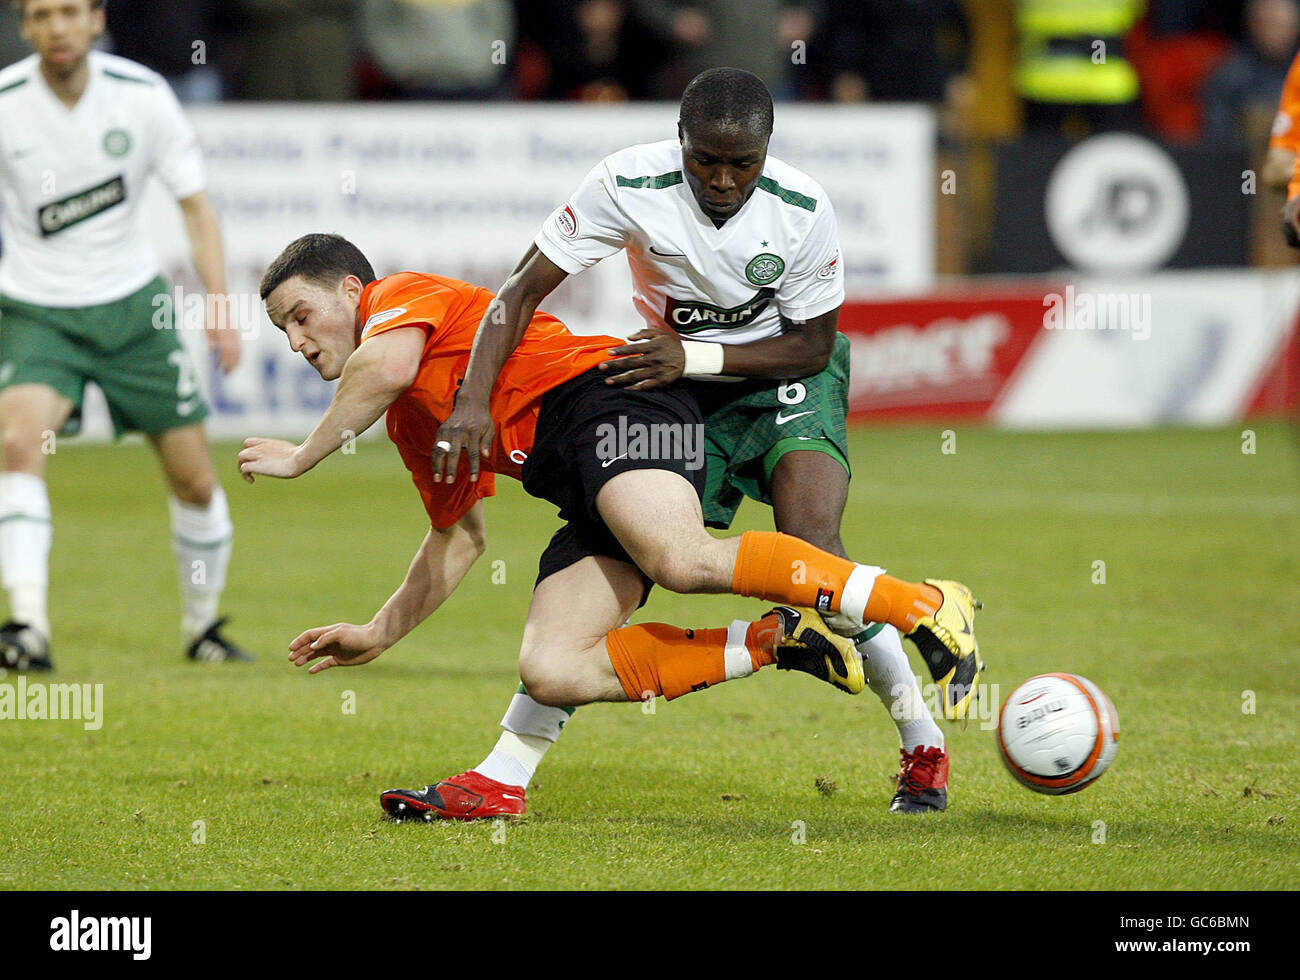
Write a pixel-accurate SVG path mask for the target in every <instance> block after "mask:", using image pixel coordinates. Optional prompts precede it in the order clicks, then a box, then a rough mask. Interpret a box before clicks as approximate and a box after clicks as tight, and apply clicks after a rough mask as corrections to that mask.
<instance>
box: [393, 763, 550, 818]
mask: <svg viewBox="0 0 1300 980" xmlns="http://www.w3.org/2000/svg"><path fill="white" fill-rule="evenodd" d="M379 805H380V806H382V807H383V808H384V810H386V811H387V812H388V815H389V816H391V817H392V818H393V819H394V820H416V819H419V820H433V819H434V818H435V817H436V818H439V819H441V820H486V819H491V818H492V817H518V816H522V815H523V813H524V812H525V810H526V809H527V807H526V806H525V804H524V788H523V787H522V786H507V785H506V784H505V783H498V782H497V781H496V780H495V779H488V778H487V777H486V776H483V775H480V774H479V773H477V772H474V771H473V770H470V771H469V772H462V773H461V774H460V775H459V776H452V777H451V778H450V779H444V780H443V781H442V782H440V783H435V784H434V785H432V786H426V787H425V788H424V789H389V790H384V792H383V793H381V794H380V795H379Z"/></svg>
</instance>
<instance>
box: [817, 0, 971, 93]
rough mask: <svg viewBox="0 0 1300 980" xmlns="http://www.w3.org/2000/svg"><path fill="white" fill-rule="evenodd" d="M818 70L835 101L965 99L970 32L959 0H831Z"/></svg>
mask: <svg viewBox="0 0 1300 980" xmlns="http://www.w3.org/2000/svg"><path fill="white" fill-rule="evenodd" d="M823 11H824V13H823V16H822V20H821V23H820V25H819V26H818V31H817V40H816V49H815V50H816V57H815V59H814V60H815V62H816V65H817V71H818V74H819V75H820V76H821V83H822V87H823V90H824V92H825V94H826V96H827V97H828V98H829V99H831V100H832V101H835V102H860V101H865V100H867V99H870V100H871V101H874V102H929V103H932V104H938V103H944V102H947V101H949V99H950V97H954V98H955V99H957V100H959V101H960V100H961V99H963V98H964V96H963V95H961V94H960V90H961V89H963V88H964V87H965V86H966V85H967V82H966V78H965V71H966V51H967V46H968V44H969V41H970V32H969V29H968V27H967V23H966V17H965V15H964V14H963V12H962V9H961V4H960V3H958V2H957V0H927V2H919V0H826V2H825V3H824V4H823Z"/></svg>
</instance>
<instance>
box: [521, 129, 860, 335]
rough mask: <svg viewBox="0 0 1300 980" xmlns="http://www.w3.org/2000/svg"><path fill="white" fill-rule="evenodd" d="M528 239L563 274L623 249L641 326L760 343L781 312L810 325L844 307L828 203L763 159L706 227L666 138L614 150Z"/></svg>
mask: <svg viewBox="0 0 1300 980" xmlns="http://www.w3.org/2000/svg"><path fill="white" fill-rule="evenodd" d="M536 244H537V247H538V248H539V249H540V250H541V251H542V253H543V254H544V255H545V256H546V257H547V258H548V259H550V260H551V261H552V262H554V263H555V264H556V265H558V266H559V267H560V268H561V269H563V270H564V271H565V272H568V273H570V274H573V273H576V272H580V271H581V270H583V269H585V268H587V267H589V266H592V265H594V264H595V263H597V262H599V261H600V260H601V259H603V258H605V257H606V256H608V255H612V254H614V252H616V251H618V250H619V249H624V250H625V251H626V252H627V262H628V266H629V267H630V268H631V270H632V286H633V294H632V302H633V304H634V305H635V306H636V308H637V311H638V312H639V313H640V314H641V316H642V318H643V319H644V320H645V322H646V323H647V324H650V325H651V326H656V327H669V328H671V329H673V330H675V331H677V333H679V334H680V335H681V336H683V337H686V338H690V339H695V340H709V341H715V342H718V343H723V344H747V343H751V342H752V341H755V340H764V339H766V338H768V337H775V336H778V335H779V334H780V333H781V332H782V324H781V317H782V315H784V316H786V317H788V318H789V319H791V320H811V319H812V318H813V317H816V316H821V315H822V314H823V313H829V312H830V311H831V310H833V309H835V308H836V307H837V306H839V305H840V304H841V303H843V302H844V270H843V268H842V263H841V262H840V261H839V232H838V230H837V227H836V224H835V212H834V210H833V209H832V208H831V202H830V200H829V199H828V198H827V196H826V192H825V191H824V190H823V189H822V187H821V185H819V184H818V183H817V182H816V181H814V180H813V179H812V178H811V177H809V176H808V175H806V174H804V173H803V172H802V171H799V170H796V169H795V168H794V167H791V166H789V165H788V164H785V163H782V162H781V161H780V160H777V159H775V158H774V157H771V156H769V157H768V158H767V162H766V164H765V165H764V167H763V174H762V176H761V177H760V178H759V181H758V187H757V188H755V190H754V192H753V193H752V194H751V195H750V198H749V200H748V201H746V202H745V204H744V206H743V207H742V208H741V209H740V210H739V211H738V212H737V213H736V214H735V215H733V216H732V217H731V218H729V219H727V221H726V223H725V224H723V226H722V227H721V228H716V227H714V225H713V222H712V221H711V220H709V219H708V218H706V217H705V216H704V212H702V211H701V210H700V208H699V205H698V204H697V203H696V201H695V198H694V196H693V195H692V194H691V191H690V187H689V186H688V185H687V183H686V180H685V176H684V174H683V171H682V151H681V144H680V143H678V141H677V140H664V141H662V142H659V143H646V144H643V145H640V146H630V147H628V148H627V149H624V150H619V151H618V152H617V153H612V154H610V155H609V156H607V157H606V158H605V159H604V160H602V161H601V162H600V163H598V164H597V165H596V166H595V167H594V168H593V169H592V170H591V172H590V173H589V174H587V176H586V178H585V179H584V180H583V182H582V184H581V185H580V186H579V187H578V189H577V191H576V192H575V193H574V195H573V196H572V197H571V198H570V199H569V200H568V202H567V203H565V204H563V205H561V206H560V207H559V208H557V209H556V211H555V213H554V214H552V215H551V217H550V218H548V219H547V220H546V223H545V224H543V225H542V230H541V232H540V233H539V234H538V235H537V239H536Z"/></svg>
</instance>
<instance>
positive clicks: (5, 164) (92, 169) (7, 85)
mask: <svg viewBox="0 0 1300 980" xmlns="http://www.w3.org/2000/svg"><path fill="white" fill-rule="evenodd" d="M89 62H90V81H89V82H88V83H87V85H86V90H85V92H83V93H82V96H81V99H80V100H79V101H78V102H77V105H76V107H75V108H73V109H69V108H68V107H67V106H65V105H64V104H63V103H62V102H60V101H59V99H58V97H57V96H55V94H54V93H53V92H52V91H50V88H49V86H48V85H47V84H46V82H45V78H44V76H43V75H42V74H41V70H40V60H39V58H38V57H37V56H36V55H32V56H31V57H29V58H26V59H24V60H22V61H20V62H18V63H17V64H14V65H10V66H9V67H8V68H6V69H4V70H3V71H0V248H2V249H3V253H0V293H4V294H5V295H8V296H12V297H13V298H14V299H18V300H21V301H23V302H27V303H33V304H36V305H39V306H59V307H72V306H93V305H96V304H99V303H108V302H112V301H114V300H118V299H121V298H122V297H124V296H128V295H130V294H131V293H133V292H135V291H136V290H138V289H140V288H141V287H142V286H144V285H145V284H146V283H148V282H149V280H151V279H152V278H153V277H154V276H156V275H157V274H158V260H157V259H156V258H155V256H154V253H153V248H152V246H151V245H150V242H149V240H148V237H147V236H146V235H145V233H144V230H143V229H142V228H140V227H139V221H138V216H137V212H138V209H139V205H140V200H141V198H142V197H143V192H144V188H145V181H146V179H147V178H148V176H149V175H150V174H151V173H154V174H157V175H158V177H159V178H160V179H161V180H162V182H163V184H164V185H165V186H166V187H167V189H168V190H169V191H170V192H171V194H172V195H173V196H174V197H176V198H177V199H180V198H184V197H189V196H190V195H191V194H196V193H198V192H199V191H201V190H202V189H203V185H204V179H203V157H202V154H201V152H200V149H199V142H198V138H197V137H196V136H195V134H194V130H193V129H192V128H191V127H190V125H189V123H188V121H186V119H185V116H184V115H183V114H182V112H181V106H180V103H179V102H178V101H177V99H176V96H175V95H174V94H173V93H172V90H171V88H170V87H169V86H168V85H167V82H166V81H164V80H163V78H162V76H161V75H158V74H156V73H155V72H152V71H150V70H149V69H148V68H145V67H144V66H142V65H138V64H136V63H135V62H134V61H128V60H127V59H125V58H119V57H116V56H115V55H110V54H105V53H103V52H101V51H92V52H91V53H90V56H89Z"/></svg>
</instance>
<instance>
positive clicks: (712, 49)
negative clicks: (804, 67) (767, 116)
mask: <svg viewBox="0 0 1300 980" xmlns="http://www.w3.org/2000/svg"><path fill="white" fill-rule="evenodd" d="M804 6H806V5H803V6H800V5H795V4H792V3H788V2H785V0H687V2H676V0H669V2H664V0H631V9H632V10H633V11H635V13H636V14H637V16H638V17H639V18H640V19H641V20H642V21H643V22H644V23H645V24H647V25H648V26H649V27H650V28H651V29H652V30H653V31H654V32H655V34H656V35H657V36H658V37H659V38H660V39H661V40H662V41H664V42H665V43H667V44H669V45H671V46H672V48H673V50H674V51H675V52H676V57H675V59H674V61H673V63H672V64H671V65H670V66H669V67H668V68H667V70H665V71H664V72H663V74H662V76H661V77H660V78H659V79H658V80H657V85H656V88H657V89H658V91H657V93H656V94H657V96H658V97H660V98H665V99H677V98H679V97H680V96H681V94H682V90H683V89H685V88H686V83H687V82H689V81H690V80H691V79H692V78H694V77H695V76H696V75H698V74H699V73H700V72H702V71H704V70H705V69H706V68H718V67H724V66H725V67H728V68H743V69H745V70H746V71H750V72H753V73H754V74H755V75H757V76H758V77H759V78H761V79H762V80H763V81H764V82H766V83H767V87H768V88H769V89H771V91H772V94H773V96H775V97H776V98H778V99H781V98H792V97H793V96H794V94H795V87H794V79H793V74H792V70H791V69H792V67H793V65H794V61H793V60H792V59H793V57H794V56H795V54H796V50H795V49H794V48H793V47H792V44H793V43H794V42H796V41H800V42H803V46H804V49H805V50H806V47H807V44H808V41H809V39H810V37H811V35H812V33H813V30H814V26H815V25H814V21H813V18H812V16H811V14H810V13H809V12H808V10H806V9H804Z"/></svg>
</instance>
